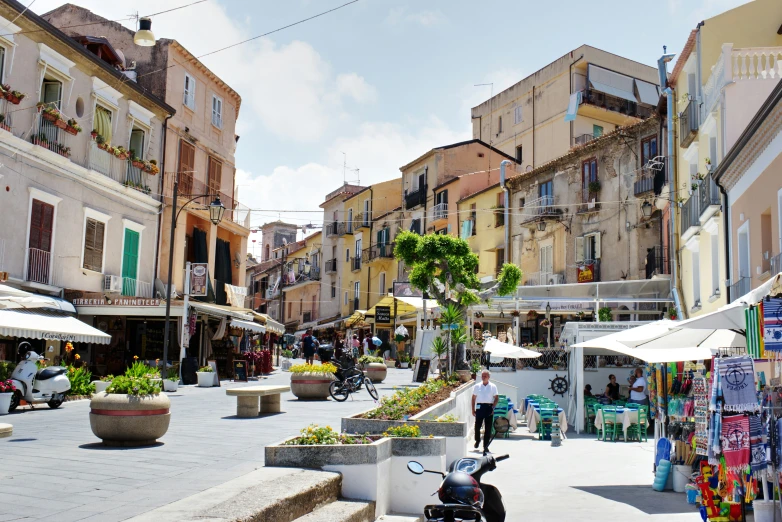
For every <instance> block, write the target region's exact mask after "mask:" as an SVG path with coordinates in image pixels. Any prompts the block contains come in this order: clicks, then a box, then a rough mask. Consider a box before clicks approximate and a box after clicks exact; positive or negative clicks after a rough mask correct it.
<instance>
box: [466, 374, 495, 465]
mask: <svg viewBox="0 0 782 522" xmlns="http://www.w3.org/2000/svg"><path fill="white" fill-rule="evenodd" d="M490 376H491V373H490V372H489V370H483V372H481V382H480V383H477V384H476V385H475V386H474V387H473V389H472V414H473V416H474V417H475V449H478V446H479V445H480V444H481V425H483V454H484V456H485V455H486V454H487V453H488V452H489V444H490V443H491V429H492V421H493V419H494V407H495V406H497V401H499V399H500V396H499V394H498V393H497V386H495V385H494V383H493V382H489V377H490Z"/></svg>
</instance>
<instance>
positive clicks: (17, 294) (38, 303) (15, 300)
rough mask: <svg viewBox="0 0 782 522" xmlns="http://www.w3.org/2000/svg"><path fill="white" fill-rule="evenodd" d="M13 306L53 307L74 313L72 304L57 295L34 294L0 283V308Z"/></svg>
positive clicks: (11, 307) (5, 308) (4, 308)
mask: <svg viewBox="0 0 782 522" xmlns="http://www.w3.org/2000/svg"><path fill="white" fill-rule="evenodd" d="M13 308H53V309H55V310H60V311H62V312H66V313H71V314H75V313H76V308H74V306H73V304H71V303H69V302H68V301H66V300H65V299H60V298H59V297H52V296H49V295H40V294H34V293H32V292H26V291H24V290H20V289H18V288H14V287H12V286H8V285H0V309H2V310H9V309H13Z"/></svg>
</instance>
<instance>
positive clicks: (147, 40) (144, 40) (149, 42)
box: [133, 16, 155, 47]
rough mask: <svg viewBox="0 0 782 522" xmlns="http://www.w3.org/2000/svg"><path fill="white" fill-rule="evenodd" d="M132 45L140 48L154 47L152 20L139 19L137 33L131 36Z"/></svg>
mask: <svg viewBox="0 0 782 522" xmlns="http://www.w3.org/2000/svg"><path fill="white" fill-rule="evenodd" d="M133 43H134V44H136V45H138V46H140V47H154V45H155V35H154V34H152V20H150V19H149V18H147V17H146V16H145V17H144V18H141V19H140V20H139V21H138V31H136V34H134V35H133Z"/></svg>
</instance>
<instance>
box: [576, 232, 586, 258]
mask: <svg viewBox="0 0 782 522" xmlns="http://www.w3.org/2000/svg"><path fill="white" fill-rule="evenodd" d="M583 261H584V236H581V237H577V238H576V263H582V262H583Z"/></svg>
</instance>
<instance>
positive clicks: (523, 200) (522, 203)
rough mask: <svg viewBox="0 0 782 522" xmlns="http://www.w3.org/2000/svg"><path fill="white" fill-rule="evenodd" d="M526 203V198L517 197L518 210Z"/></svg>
mask: <svg viewBox="0 0 782 522" xmlns="http://www.w3.org/2000/svg"><path fill="white" fill-rule="evenodd" d="M526 203H527V200H526V199H524V198H519V210H521V209H523V208H524V205H525V204H526Z"/></svg>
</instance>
